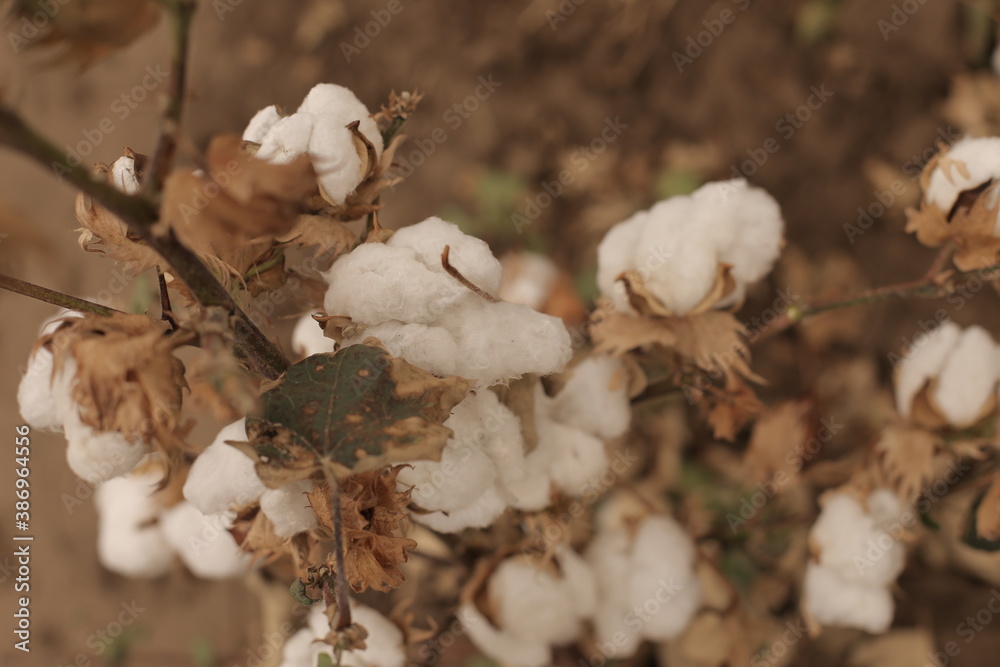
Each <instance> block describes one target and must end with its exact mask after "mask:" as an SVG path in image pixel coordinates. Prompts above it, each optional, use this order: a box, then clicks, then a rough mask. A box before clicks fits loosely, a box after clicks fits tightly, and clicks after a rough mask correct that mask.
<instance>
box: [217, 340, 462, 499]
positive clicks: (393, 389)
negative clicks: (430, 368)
mask: <svg viewBox="0 0 1000 667" xmlns="http://www.w3.org/2000/svg"><path fill="white" fill-rule="evenodd" d="M370 342H376V341H374V340H371V339H370ZM471 385H472V383H471V382H470V381H469V380H465V379H463V378H459V377H447V378H439V377H436V376H434V375H431V374H430V373H428V372H426V371H424V370H422V369H420V368H417V367H416V366H413V365H411V364H409V363H407V362H405V361H403V360H402V359H398V358H395V357H393V356H392V355H390V354H389V353H388V352H387V351H386V350H385V349H384V348H382V347H378V346H375V345H369V344H365V345H352V346H351V347H348V348H344V349H342V350H339V351H337V352H336V353H334V354H316V355H313V356H311V357H309V358H307V359H304V360H303V361H300V362H299V363H297V364H294V365H293V366H291V367H290V368H289V369H288V371H286V372H285V374H284V375H283V376H282V377H281V378H280V379H279V380H278V383H277V384H276V386H274V387H272V388H271V389H270V390H268V391H267V392H266V393H265V394H264V395H263V396H262V398H261V409H260V412H259V413H258V414H257V415H254V416H251V417H248V418H247V434H248V435H249V437H250V440H251V441H250V443H249V444H247V443H231V444H233V445H234V446H236V447H238V448H240V449H241V450H242V451H243V452H244V453H246V454H247V455H249V456H251V458H254V459H256V461H257V473H258V475H260V477H261V479H262V480H263V482H264V483H265V484H266V485H267V486H269V487H271V488H277V487H279V486H281V485H283V484H286V483H288V482H290V481H294V480H297V479H303V478H305V477H309V476H310V475H311V474H312V473H313V472H315V471H316V470H318V469H319V468H320V466H321V465H322V464H323V462H329V463H330V464H331V465H332V466H333V468H334V470H335V471H336V473H337V475H338V476H344V475H346V474H348V473H351V472H355V473H357V472H364V471H366V470H373V469H375V468H379V467H382V466H384V465H387V464H390V463H398V462H402V461H413V460H418V459H430V460H435V461H436V460H439V459H440V458H441V450H442V448H443V447H444V445H445V443H447V441H448V438H449V437H450V436H451V435H452V432H451V429H449V428H447V427H445V426H443V423H444V421H445V420H446V419H447V418H448V417H449V415H450V414H451V409H452V408H453V407H455V405H456V404H457V403H459V402H460V401H461V400H462V399H463V398H465V396H466V394H467V393H468V390H469V388H470V387H471Z"/></svg>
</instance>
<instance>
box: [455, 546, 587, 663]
mask: <svg viewBox="0 0 1000 667" xmlns="http://www.w3.org/2000/svg"><path fill="white" fill-rule="evenodd" d="M483 594H484V595H485V603H484V604H485V606H486V607H487V608H488V609H490V610H491V612H492V613H491V615H489V616H488V615H487V614H486V613H484V611H483V610H482V609H481V608H480V607H479V606H478V605H477V604H476V603H475V602H466V603H464V604H463V605H462V606H461V607H460V608H459V610H458V612H457V615H458V618H459V619H461V620H462V622H463V624H464V625H465V627H467V628H468V633H469V637H470V638H471V639H472V642H473V643H474V644H475V645H476V646H477V647H478V648H479V649H480V650H481V651H482V652H483V653H485V654H486V655H487V656H489V657H491V658H493V659H494V660H497V661H502V662H503V663H505V664H510V665H517V666H518V667H542V666H543V665H548V664H551V660H552V649H553V647H556V646H564V645H566V644H569V643H570V642H572V641H573V640H574V639H575V638H576V637H578V636H579V634H580V633H581V631H582V628H583V624H584V623H585V622H586V621H587V620H588V619H590V618H591V617H592V616H593V614H594V613H595V611H596V609H597V607H598V604H599V602H598V597H597V590H596V585H595V580H594V573H593V572H591V570H590V568H589V566H588V565H587V563H586V562H585V561H584V560H583V558H581V557H580V555H579V554H577V553H575V552H574V551H573V550H572V549H569V548H568V547H562V548H559V549H557V550H556V552H555V556H554V559H553V561H552V562H551V563H542V562H540V561H538V560H537V559H533V558H531V557H528V556H524V555H521V556H512V557H509V558H506V559H504V560H502V561H501V562H499V563H498V564H496V567H495V569H494V570H493V571H492V573H491V574H490V577H489V579H488V580H487V581H486V582H485V590H484V591H483Z"/></svg>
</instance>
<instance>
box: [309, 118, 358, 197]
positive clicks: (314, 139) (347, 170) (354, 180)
mask: <svg viewBox="0 0 1000 667" xmlns="http://www.w3.org/2000/svg"><path fill="white" fill-rule="evenodd" d="M309 155H310V157H311V158H312V163H313V168H315V170H316V175H317V178H318V180H319V185H320V187H321V188H322V189H323V193H324V194H325V195H326V198H327V199H328V200H329V201H331V202H334V203H337V204H342V203H343V202H344V200H345V199H347V196H348V195H350V194H351V193H352V192H354V190H355V189H356V188H357V187H358V185H359V184H360V183H361V181H362V180H364V176H365V174H364V171H365V164H364V162H363V161H362V157H361V155H359V154H358V147H357V145H356V144H355V142H354V135H353V134H352V133H351V131H350V130H349V129H347V128H346V127H344V124H343V123H342V122H341V120H340V119H338V118H336V117H335V116H316V119H315V122H314V124H313V129H312V135H311V136H310V138H309Z"/></svg>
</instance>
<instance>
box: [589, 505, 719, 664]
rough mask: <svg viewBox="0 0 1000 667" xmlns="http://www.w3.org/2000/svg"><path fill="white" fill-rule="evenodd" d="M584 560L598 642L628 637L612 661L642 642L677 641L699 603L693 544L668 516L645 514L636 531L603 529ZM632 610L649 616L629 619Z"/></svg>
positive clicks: (620, 527)
mask: <svg viewBox="0 0 1000 667" xmlns="http://www.w3.org/2000/svg"><path fill="white" fill-rule="evenodd" d="M586 558H587V562H588V563H589V564H590V566H591V570H592V571H593V572H594V574H595V576H596V578H597V585H598V599H599V600H600V601H601V603H600V604H599V605H598V608H597V613H596V616H595V630H596V638H597V640H598V641H601V642H607V641H613V639H612V638H613V637H614V636H616V634H619V633H624V635H625V636H626V637H628V641H627V642H626V643H625V644H624V645H619V651H618V653H617V654H616V656H615V657H618V658H626V657H629V656H630V655H632V654H633V653H634V652H635V650H636V649H637V648H638V645H639V643H640V641H641V640H642V639H650V640H652V641H669V640H671V639H674V638H676V637H677V636H679V635H680V634H681V633H682V632H683V631H684V629H685V628H686V627H687V626H688V624H689V623H690V622H691V619H692V618H694V615H695V613H696V612H697V611H698V608H699V607H700V605H701V600H702V592H701V585H700V583H699V581H698V578H697V576H696V575H695V572H694V566H695V550H694V543H693V542H692V540H691V538H690V536H689V535H688V534H687V533H686V532H685V531H684V529H683V528H681V526H680V525H679V524H678V523H677V522H676V521H675V520H674V519H673V518H671V517H669V516H665V515H652V516H648V517H646V518H644V519H643V520H641V522H640V523H639V524H638V525H637V526H636V528H635V530H634V531H630V530H629V528H627V527H626V526H625V525H615V526H609V525H602V526H601V527H600V529H599V531H598V533H597V536H596V537H595V538H594V540H593V541H592V542H591V545H590V547H589V548H588V549H587V554H586ZM635 608H645V609H646V610H647V614H646V615H645V616H644V617H639V618H633V617H632V616H630V612H632V611H633V610H634V609H635ZM650 609H655V613H654V612H652V611H650ZM630 619H632V620H631V622H630ZM640 621H641V622H640ZM636 623H638V625H639V627H638V628H635V627H634V625H635V624H636ZM619 636H620V635H619Z"/></svg>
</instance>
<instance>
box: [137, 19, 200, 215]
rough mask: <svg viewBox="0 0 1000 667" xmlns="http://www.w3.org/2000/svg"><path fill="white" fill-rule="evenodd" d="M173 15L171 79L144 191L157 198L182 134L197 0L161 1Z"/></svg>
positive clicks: (171, 21) (171, 166)
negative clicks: (193, 18) (192, 26)
mask: <svg viewBox="0 0 1000 667" xmlns="http://www.w3.org/2000/svg"><path fill="white" fill-rule="evenodd" d="M160 4H161V5H163V6H164V7H165V8H166V10H167V12H168V13H169V15H170V24H171V25H170V27H171V32H172V35H173V44H172V49H171V58H170V81H169V84H168V86H169V87H168V89H167V108H166V109H165V110H164V113H163V122H162V129H161V130H160V138H159V140H158V141H157V144H156V151H155V152H154V153H153V162H152V166H151V167H150V169H149V172H148V176H147V178H146V182H145V184H144V189H145V194H146V195H147V196H149V197H156V196H158V195H159V193H160V190H162V189H163V182H164V181H165V180H166V178H167V175H168V174H169V173H170V170H171V169H172V168H173V165H174V156H175V155H176V154H177V137H178V135H179V134H180V128H181V115H182V113H183V112H184V99H185V95H186V90H187V69H188V67H187V64H188V54H189V52H190V50H191V49H190V45H191V18H192V17H193V16H194V10H195V6H196V5H197V2H196V0H160Z"/></svg>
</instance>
